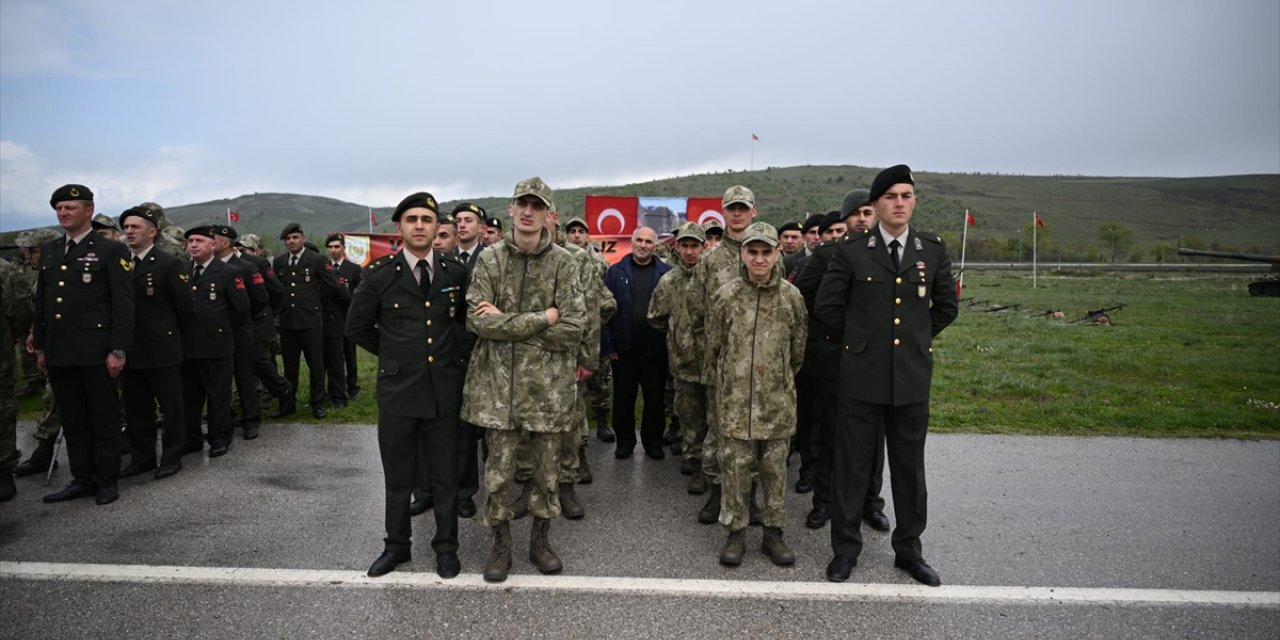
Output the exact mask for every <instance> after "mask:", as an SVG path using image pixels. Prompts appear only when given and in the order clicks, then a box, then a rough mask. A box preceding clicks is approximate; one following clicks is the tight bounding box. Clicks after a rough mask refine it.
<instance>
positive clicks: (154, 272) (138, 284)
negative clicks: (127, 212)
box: [124, 246, 192, 371]
mask: <svg viewBox="0 0 1280 640" xmlns="http://www.w3.org/2000/svg"><path fill="white" fill-rule="evenodd" d="M190 280H191V277H190V276H189V275H188V274H187V272H186V266H185V265H183V263H182V261H181V260H179V259H177V258H175V257H173V256H172V255H171V254H168V253H165V252H164V250H162V249H159V248H157V247H154V246H153V247H151V251H149V252H147V257H145V258H143V259H142V260H139V261H138V262H137V263H136V264H134V265H133V300H134V320H135V322H134V323H133V349H132V350H131V351H129V353H128V357H127V358H126V359H125V364H124V368H125V369H128V370H130V371H140V370H145V369H162V368H165V367H176V366H178V365H180V364H182V360H183V352H182V334H183V332H185V331H186V330H187V327H188V326H189V325H190V324H191V302H192V298H191V285H190V283H189V281H190Z"/></svg>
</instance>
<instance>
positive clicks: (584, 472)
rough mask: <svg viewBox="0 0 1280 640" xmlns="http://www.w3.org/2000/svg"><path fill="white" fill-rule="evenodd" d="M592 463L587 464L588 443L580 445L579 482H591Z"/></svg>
mask: <svg viewBox="0 0 1280 640" xmlns="http://www.w3.org/2000/svg"><path fill="white" fill-rule="evenodd" d="M591 480H592V478H591V465H589V464H587V443H585V442H584V443H582V444H581V445H579V446H578V484H591Z"/></svg>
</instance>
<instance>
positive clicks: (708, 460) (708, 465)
mask: <svg viewBox="0 0 1280 640" xmlns="http://www.w3.org/2000/svg"><path fill="white" fill-rule="evenodd" d="M702 388H703V389H704V390H705V391H706V403H707V414H706V415H707V431H706V433H707V435H706V436H704V437H703V438H702V473H704V474H706V476H707V480H709V481H710V482H711V484H720V469H721V465H720V430H719V429H718V428H716V426H715V425H716V422H717V418H718V412H717V411H716V390H715V388H714V387H709V386H706V385H703V386H702Z"/></svg>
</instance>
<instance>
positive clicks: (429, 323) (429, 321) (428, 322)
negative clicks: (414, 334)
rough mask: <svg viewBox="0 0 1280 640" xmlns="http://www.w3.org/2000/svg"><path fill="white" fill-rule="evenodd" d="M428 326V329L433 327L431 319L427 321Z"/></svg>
mask: <svg viewBox="0 0 1280 640" xmlns="http://www.w3.org/2000/svg"><path fill="white" fill-rule="evenodd" d="M427 326H428V327H429V326H431V319H430V318H428V319H427Z"/></svg>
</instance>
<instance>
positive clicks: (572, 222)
mask: <svg viewBox="0 0 1280 640" xmlns="http://www.w3.org/2000/svg"><path fill="white" fill-rule="evenodd" d="M574 225H577V226H579V227H582V230H583V231H590V229H588V228H587V221H586V220H584V219H582V217H581V216H575V217H573V218H569V221H568V222H566V223H564V230H565V231H568V230H569V229H571V228H573V226H574Z"/></svg>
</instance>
